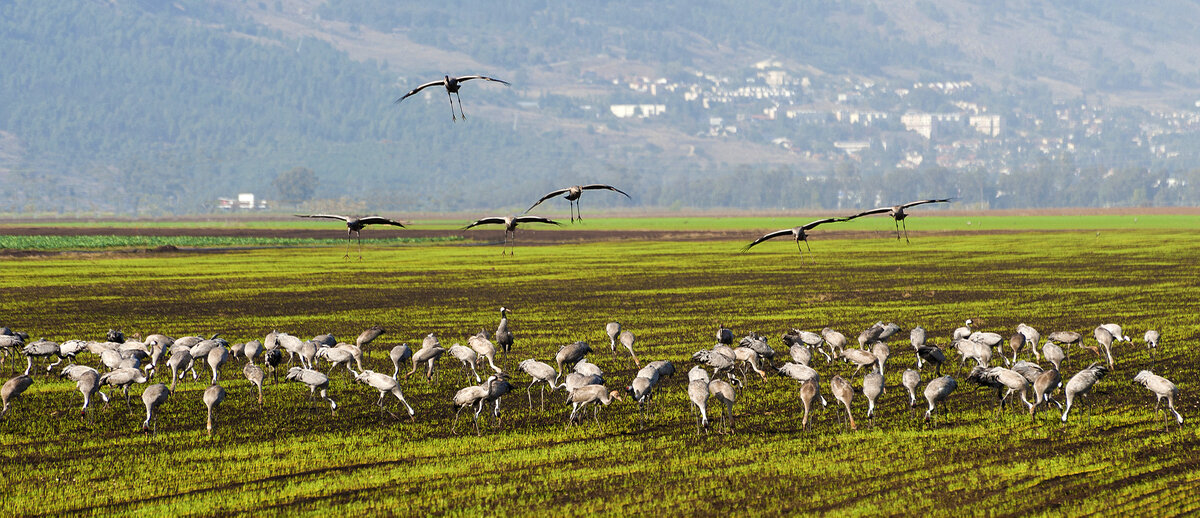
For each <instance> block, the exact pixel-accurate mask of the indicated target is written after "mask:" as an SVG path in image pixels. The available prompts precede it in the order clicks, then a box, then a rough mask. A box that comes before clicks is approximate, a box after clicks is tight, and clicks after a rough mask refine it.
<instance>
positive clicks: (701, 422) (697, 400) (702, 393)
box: [687, 367, 709, 435]
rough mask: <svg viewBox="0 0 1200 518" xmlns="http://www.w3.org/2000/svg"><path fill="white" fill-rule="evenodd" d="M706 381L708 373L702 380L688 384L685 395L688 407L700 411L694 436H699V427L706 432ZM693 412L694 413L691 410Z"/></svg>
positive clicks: (707, 394) (707, 393)
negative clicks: (686, 395) (686, 394)
mask: <svg viewBox="0 0 1200 518" xmlns="http://www.w3.org/2000/svg"><path fill="white" fill-rule="evenodd" d="M696 368H699V367H696ZM701 371H703V369H701ZM689 376H690V373H689ZM708 381H709V379H708V373H705V374H704V378H703V379H695V380H692V381H689V382H688V387H687V393H688V402H689V405H690V406H694V407H696V409H697V410H699V411H700V415H698V416H696V435H700V428H701V427H703V428H704V429H705V430H708V396H709V392H708ZM693 412H695V411H694V410H693Z"/></svg>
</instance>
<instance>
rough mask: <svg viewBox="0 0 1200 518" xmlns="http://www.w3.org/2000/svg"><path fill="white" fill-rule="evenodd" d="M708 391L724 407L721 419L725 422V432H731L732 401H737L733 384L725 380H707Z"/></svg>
mask: <svg viewBox="0 0 1200 518" xmlns="http://www.w3.org/2000/svg"><path fill="white" fill-rule="evenodd" d="M708 393H709V395H711V396H712V397H714V398H716V400H717V402H719V403H721V405H723V406H724V407H725V412H724V413H723V414H722V416H723V417H722V420H723V421H724V422H725V433H732V432H733V403H734V402H735V401H737V393H736V392H735V391H734V390H733V385H731V384H730V383H729V382H727V381H725V380H712V381H710V382H708Z"/></svg>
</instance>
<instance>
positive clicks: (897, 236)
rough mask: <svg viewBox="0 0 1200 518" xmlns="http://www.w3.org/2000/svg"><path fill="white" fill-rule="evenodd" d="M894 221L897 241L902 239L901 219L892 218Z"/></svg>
mask: <svg viewBox="0 0 1200 518" xmlns="http://www.w3.org/2000/svg"><path fill="white" fill-rule="evenodd" d="M892 222H893V223H895V224H896V241H899V240H900V220H898V219H896V220H892Z"/></svg>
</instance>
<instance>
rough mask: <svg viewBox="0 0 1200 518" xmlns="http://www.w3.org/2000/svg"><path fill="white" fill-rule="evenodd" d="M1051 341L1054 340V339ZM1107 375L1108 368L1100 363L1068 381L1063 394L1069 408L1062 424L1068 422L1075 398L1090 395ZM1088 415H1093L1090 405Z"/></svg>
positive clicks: (1090, 366)
mask: <svg viewBox="0 0 1200 518" xmlns="http://www.w3.org/2000/svg"><path fill="white" fill-rule="evenodd" d="M1051 335H1053V333H1051ZM1051 339H1052V340H1053V338H1051ZM1106 374H1108V367H1105V366H1103V365H1100V364H1099V363H1093V364H1091V365H1089V366H1088V368H1086V369H1083V370H1081V371H1079V372H1077V373H1075V375H1074V376H1071V379H1070V380H1069V381H1067V386H1066V387H1064V388H1063V394H1064V395H1065V397H1066V399H1067V406H1066V408H1064V409H1063V413H1062V422H1064V423H1065V422H1067V414H1069V413H1070V412H1071V405H1072V404H1073V403H1074V402H1075V398H1076V397H1083V396H1086V395H1088V393H1089V392H1091V390H1092V386H1094V385H1095V384H1096V382H1097V381H1100V380H1101V379H1104V375H1106ZM1088 415H1089V416H1090V415H1091V408H1090V405H1089V409H1088Z"/></svg>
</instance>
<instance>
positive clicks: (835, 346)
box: [821, 327, 850, 357]
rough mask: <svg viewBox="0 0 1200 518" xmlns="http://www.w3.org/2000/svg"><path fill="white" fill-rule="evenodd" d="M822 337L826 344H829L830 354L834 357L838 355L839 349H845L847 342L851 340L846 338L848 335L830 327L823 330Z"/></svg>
mask: <svg viewBox="0 0 1200 518" xmlns="http://www.w3.org/2000/svg"><path fill="white" fill-rule="evenodd" d="M821 338H822V339H823V340H825V344H826V345H828V346H829V354H832V355H833V356H834V357H836V356H837V355H838V351H841V350H844V349H845V348H846V344H849V343H850V341H849V340H847V339H846V335H844V334H841V333H839V332H837V331H834V330H833V329H830V328H828V327H826V328H824V329H822V330H821Z"/></svg>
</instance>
